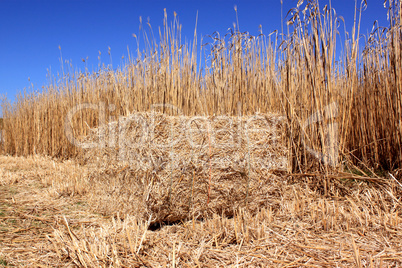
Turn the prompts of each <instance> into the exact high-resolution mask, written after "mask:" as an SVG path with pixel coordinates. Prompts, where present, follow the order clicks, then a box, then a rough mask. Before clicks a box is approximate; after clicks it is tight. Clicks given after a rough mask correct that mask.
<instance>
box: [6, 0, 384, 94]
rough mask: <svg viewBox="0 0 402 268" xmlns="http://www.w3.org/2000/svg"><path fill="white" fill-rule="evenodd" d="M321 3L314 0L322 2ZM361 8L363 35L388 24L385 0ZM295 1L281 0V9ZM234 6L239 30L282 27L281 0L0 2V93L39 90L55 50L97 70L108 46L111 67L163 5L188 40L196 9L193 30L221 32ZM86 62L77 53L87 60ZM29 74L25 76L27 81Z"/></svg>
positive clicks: (336, 1)
mask: <svg viewBox="0 0 402 268" xmlns="http://www.w3.org/2000/svg"><path fill="white" fill-rule="evenodd" d="M325 2H326V1H320V6H321V7H323V6H324V5H325ZM367 3H368V8H367V10H366V11H365V12H364V13H363V22H362V33H367V31H368V30H371V27H372V25H373V22H374V20H376V19H377V20H379V22H380V25H382V26H386V25H388V22H387V20H386V10H385V9H384V8H383V5H382V4H383V0H367ZM296 4H297V1H296V0H283V14H284V16H285V15H286V13H287V11H288V10H289V9H290V8H291V7H295V6H296ZM234 5H237V8H238V17H239V24H240V30H241V31H242V32H243V31H248V32H250V34H253V35H257V34H258V29H259V28H258V26H259V25H260V24H261V25H262V27H263V32H264V33H265V34H268V33H270V32H272V31H274V30H275V29H278V30H280V25H281V4H280V0H271V1H268V0H265V1H263V0H258V1H253V0H248V1H240V0H214V1H210V0H204V1H195V0H182V1H152V0H141V1H98V0H97V1H95V0H91V1H77V0H68V1H67V0H52V1H50V0H47V1H44V0H42V1H39V0H25V1H22V0H13V1H11V0H1V1H0V36H1V42H0V63H1V64H0V96H1V95H6V96H7V98H8V99H9V100H11V101H14V100H15V95H16V94H17V93H18V92H21V91H23V90H24V88H26V89H27V90H28V91H29V92H30V91H32V87H31V84H32V85H33V89H34V90H41V88H42V86H44V85H46V84H47V83H48V78H47V74H48V70H49V69H51V71H52V74H53V76H56V75H57V73H58V72H60V70H61V63H60V50H59V46H60V47H61V53H62V55H63V59H65V60H71V62H72V64H73V66H74V67H75V68H76V69H81V70H84V69H85V67H86V66H87V67H88V69H89V70H93V69H96V67H97V65H98V51H101V53H102V56H101V57H102V59H101V60H102V62H104V63H106V64H108V63H109V56H108V53H107V52H108V47H110V48H111V54H112V57H113V67H117V66H118V65H120V63H121V57H122V56H123V55H125V56H126V55H127V46H129V48H130V49H131V50H133V51H134V50H135V49H136V44H135V39H134V38H133V37H132V34H133V33H136V34H137V35H138V32H139V30H138V28H139V17H140V16H142V19H143V22H146V21H147V18H149V19H150V22H151V25H152V27H153V29H154V32H155V33H157V29H158V27H160V26H162V25H163V24H162V22H163V9H164V8H166V9H167V13H168V19H172V18H173V12H174V11H176V12H177V14H178V18H179V21H180V24H182V27H183V28H182V39H183V40H184V38H187V40H192V37H193V31H194V27H195V20H196V14H197V11H198V27H197V31H198V34H199V35H207V34H212V33H213V32H214V31H219V32H220V33H226V31H227V29H228V28H229V27H232V25H233V22H235V21H236V16H235V12H234V8H233V7H234ZM332 5H333V7H334V8H335V9H336V11H337V13H338V15H342V16H343V17H344V18H345V20H346V24H347V27H348V30H351V25H352V24H353V12H354V1H353V0H332ZM87 57H88V61H87V62H86V63H83V62H82V58H87ZM28 78H30V81H28Z"/></svg>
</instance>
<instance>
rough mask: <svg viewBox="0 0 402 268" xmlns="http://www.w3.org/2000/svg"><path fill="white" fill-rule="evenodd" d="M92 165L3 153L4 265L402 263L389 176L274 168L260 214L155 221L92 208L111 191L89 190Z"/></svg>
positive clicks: (399, 221)
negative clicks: (293, 172)
mask: <svg viewBox="0 0 402 268" xmlns="http://www.w3.org/2000/svg"><path fill="white" fill-rule="evenodd" d="M94 172H95V173H94ZM96 172H97V171H96V168H95V167H91V168H89V167H88V166H80V165H78V164H75V163H74V162H73V161H66V162H57V161H53V160H52V159H50V158H44V157H29V158H23V157H19V158H16V157H7V156H1V157H0V173H1V178H2V180H1V186H0V199H1V203H0V204H1V205H0V210H1V215H0V228H1V229H0V232H1V236H0V258H1V262H2V264H4V263H7V265H10V266H11V265H15V266H19V267H21V266H26V267H32V266H37V267H41V266H51V267H61V266H63V267H64V266H79V267H99V266H100V267H109V266H113V267H133V266H134V267H135V266H136V267H167V266H171V267H176V266H177V267H188V266H190V267H194V266H209V267H216V266H229V267H238V266H239V267H247V266H259V267H267V266H270V267H283V266H286V267H335V266H338V267H351V266H355V267H363V266H364V267H384V266H386V267H399V266H401V265H402V261H401V259H402V258H401V254H402V246H401V245H402V215H401V213H400V211H401V200H400V197H401V194H402V188H401V187H400V186H399V185H398V184H397V183H396V182H395V181H394V180H393V179H387V178H383V179H371V181H370V182H369V181H367V180H365V178H362V177H357V176H352V175H351V174H338V176H336V177H335V176H334V177H331V176H329V177H328V182H329V183H328V185H327V186H325V185H324V182H325V180H324V179H323V178H322V175H314V174H306V175H305V176H296V175H294V176H291V175H285V174H283V175H280V174H277V175H271V177H269V178H267V182H266V184H265V188H264V190H263V191H264V192H265V195H266V200H265V203H264V205H261V206H260V207H259V208H258V210H256V211H249V210H248V209H247V207H243V208H238V209H236V210H234V213H233V215H232V216H229V217H227V216H222V215H218V214H213V215H212V216H211V217H210V218H205V219H203V220H196V219H194V220H191V219H190V220H187V221H182V222H177V223H175V224H173V225H165V224H163V223H162V224H161V225H160V226H150V221H151V220H150V218H148V219H145V220H144V219H142V217H141V216H140V217H138V215H135V214H127V215H124V216H123V215H121V214H120V216H119V217H117V215H101V214H99V213H96V212H94V210H96V207H94V206H93V204H92V200H93V199H92V198H93V197H94V195H97V196H98V197H97V198H96V200H97V202H99V200H100V199H102V198H101V196H103V197H106V196H108V194H109V193H108V191H104V192H103V193H102V192H100V191H97V190H96V189H93V188H92V187H89V185H90V184H91V180H92V179H93V174H96ZM91 174H92V175H91ZM353 177H355V178H354V179H352V178H353ZM117 183H122V182H121V181H120V180H117V181H116V184H117ZM120 187H121V188H122V186H120ZM325 187H327V195H325V190H324V188H325ZM105 200H109V199H108V198H106V199H105ZM109 201H110V200H109ZM109 201H108V202H109ZM257 201H258V200H257ZM253 202H254V201H253V200H250V203H253ZM138 205H140V204H138ZM103 206H107V204H106V203H105V204H103ZM110 206H111V207H113V206H114V204H110Z"/></svg>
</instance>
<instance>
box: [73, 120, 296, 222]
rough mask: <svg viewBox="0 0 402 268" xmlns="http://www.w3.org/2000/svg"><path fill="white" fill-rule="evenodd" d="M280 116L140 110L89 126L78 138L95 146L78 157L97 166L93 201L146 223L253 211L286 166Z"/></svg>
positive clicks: (100, 207)
mask: <svg viewBox="0 0 402 268" xmlns="http://www.w3.org/2000/svg"><path fill="white" fill-rule="evenodd" d="M282 120H283V119H282V118H281V117H279V116H277V115H261V114H260V115H255V116H246V117H223V116H220V117H201V116H196V117H186V116H167V115H165V114H161V113H138V114H133V115H130V116H128V117H125V118H120V120H119V121H117V122H111V123H109V124H107V125H104V126H102V127H100V128H97V129H94V130H92V131H93V134H91V135H89V136H88V137H87V138H86V139H85V143H83V144H82V145H83V146H84V145H85V144H96V145H97V148H91V149H88V150H86V151H85V153H84V154H83V156H82V158H81V159H82V160H81V161H85V162H86V164H87V165H91V166H94V167H96V171H95V172H94V173H93V174H92V175H91V181H92V185H91V188H94V189H98V191H99V193H98V194H95V195H94V196H93V203H94V204H95V206H96V207H97V210H98V211H101V212H103V213H106V214H116V213H119V214H120V215H126V214H131V215H142V216H141V217H142V218H143V219H146V218H148V217H149V215H152V223H156V222H165V221H169V222H175V221H179V220H184V219H187V218H203V217H209V216H210V215H212V214H213V213H217V214H219V215H227V216H230V215H233V211H234V210H236V209H237V208H238V207H244V206H247V207H248V209H249V210H250V211H256V210H258V207H259V206H260V205H264V204H265V203H266V202H268V200H269V198H268V197H267V193H268V191H267V187H268V185H269V178H270V176H271V173H272V172H276V171H286V167H287V155H286V154H287V152H288V150H287V148H286V146H285V145H284V142H283V141H284V138H283V124H282ZM105 191H106V192H107V193H109V194H107V195H105V194H102V193H101V192H105Z"/></svg>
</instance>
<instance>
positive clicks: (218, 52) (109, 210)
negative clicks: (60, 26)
mask: <svg viewBox="0 0 402 268" xmlns="http://www.w3.org/2000/svg"><path fill="white" fill-rule="evenodd" d="M363 3H364V2H363ZM388 7H389V10H388V11H389V18H390V26H389V27H388V28H377V29H376V30H375V31H373V33H372V34H371V35H370V36H368V37H367V41H366V43H365V44H364V49H363V50H362V49H361V48H360V47H361V45H360V43H359V42H360V39H361V38H360V33H359V23H358V21H359V16H360V14H358V13H356V20H355V21H356V25H355V27H354V28H353V30H352V32H351V34H350V35H349V34H347V33H346V32H345V33H344V34H345V37H344V38H343V43H344V47H343V51H342V53H341V55H340V60H339V61H337V60H336V59H337V55H336V52H337V51H338V49H337V48H336V45H337V44H339V39H342V38H341V35H340V34H339V32H338V31H339V27H338V26H339V23H340V22H341V18H340V17H337V16H335V15H336V14H335V11H334V10H332V9H331V8H330V7H326V8H324V9H323V13H321V12H320V8H319V6H318V4H317V3H315V1H307V4H306V5H305V6H304V10H303V12H302V11H300V12H299V11H298V10H296V9H295V10H293V11H292V12H291V13H290V19H289V24H288V34H287V35H285V36H282V35H279V34H277V33H274V34H272V35H269V36H265V35H263V34H262V33H261V35H260V36H257V37H254V36H249V35H248V34H247V33H241V32H239V31H238V29H232V32H231V33H230V34H229V35H228V36H225V37H221V36H220V35H219V34H217V33H216V34H214V35H212V36H211V37H210V39H209V40H210V41H209V43H207V44H206V45H203V46H201V48H200V50H199V49H198V47H200V46H199V44H197V37H196V33H195V36H194V38H195V39H194V43H193V44H188V43H186V44H182V43H181V41H180V40H181V39H180V25H179V23H178V21H177V18H176V17H175V18H174V20H173V22H172V24H171V25H170V26H168V20H167V16H166V15H165V20H164V28H163V29H161V30H160V40H161V42H160V43H155V42H148V43H146V44H145V47H146V49H145V51H143V52H141V51H139V50H138V51H137V55H136V57H131V56H130V57H129V59H128V61H127V63H126V65H125V66H123V67H121V68H120V69H118V70H111V69H107V68H104V69H101V70H99V72H98V73H93V74H90V73H77V72H75V73H74V72H73V71H70V72H68V73H66V74H65V73H63V76H62V77H60V80H59V81H58V82H57V83H54V84H51V85H49V86H48V87H47V88H46V90H45V91H44V92H42V93H40V94H24V95H21V96H20V97H19V98H18V101H17V102H16V103H15V104H13V105H11V104H8V103H6V102H4V103H3V116H4V120H3V125H4V126H3V129H4V130H3V135H4V142H3V143H1V149H2V150H3V153H4V154H9V155H12V156H13V157H11V156H1V157H0V172H1V174H0V178H1V180H0V200H1V202H0V228H1V229H0V233H1V234H2V237H0V245H1V247H0V265H2V264H3V265H4V263H6V264H11V265H32V264H33V263H34V264H35V265H38V266H39V265H47V266H65V265H76V266H80V267H110V266H113V267H133V266H134V267H139V266H145V267H160V266H162V267H166V266H171V267H176V266H180V267H181V266H183V267H184V266H186V267H187V266H189V267H194V266H210V267H216V266H226V265H232V266H236V265H238V266H243V267H245V266H264V267H267V266H281V267H282V266H285V267H299V266H300V267H301V266H308V267H323V266H329V267H335V266H340V267H350V266H351V265H355V266H356V267H362V266H367V267H373V266H374V267H382V266H383V265H388V266H396V267H397V266H400V265H402V263H401V261H400V260H401V259H402V258H401V257H402V256H401V250H402V248H401V241H402V215H401V194H402V185H401V184H400V183H399V181H398V179H400V177H401V174H402V171H401V168H402V146H401V145H402V144H401V143H402V137H401V135H402V123H401V119H402V101H401V100H402V68H401V66H402V65H401V56H402V50H401V46H400V43H401V41H402V37H401V33H402V28H401V14H402V12H401V4H400V2H398V1H392V0H390V1H389V2H388ZM321 10H322V9H321ZM142 34H144V37H146V36H147V34H148V33H147V32H146V31H144V32H142ZM145 39H146V38H145ZM151 39H152V40H154V38H151ZM146 40H148V39H146ZM201 43H202V42H201ZM203 53H204V54H207V56H205V57H204V58H202V59H200V58H199V57H198V56H197V55H202V54H203ZM338 56H339V55H338ZM201 61H203V64H202V66H203V68H201V67H200V66H201ZM251 118H256V119H258V120H251ZM249 127H250V128H249ZM214 129H215V130H216V131H215V132H212V131H213V130H214ZM250 129H252V130H253V131H254V132H252V131H249V130H250ZM189 131H190V132H191V133H192V134H191V135H192V136H191V135H190V136H191V137H190V136H189V134H188V133H190V132H189ZM189 137H190V140H191V142H190V140H189ZM173 141H175V142H173ZM219 144H220V145H222V144H223V146H216V145H219ZM256 144H257V145H259V147H258V146H257V147H256ZM91 145H95V148H92V147H94V146H91ZM338 149H339V150H338ZM320 152H321V153H320ZM32 155H34V156H32ZM38 155H44V156H38ZM21 156H23V157H21ZM257 159H260V160H261V161H257ZM63 161H64V162H63ZM385 171H388V172H387V173H385ZM381 172H382V173H381ZM392 174H393V175H392ZM31 236H32V237H34V238H29V237H31Z"/></svg>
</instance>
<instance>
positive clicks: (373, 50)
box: [2, 0, 402, 172]
mask: <svg viewBox="0 0 402 268" xmlns="http://www.w3.org/2000/svg"><path fill="white" fill-rule="evenodd" d="M387 6H388V8H389V21H390V25H389V27H387V28H380V27H378V28H377V29H376V30H375V31H373V33H372V34H371V35H370V36H368V37H367V41H366V43H365V44H364V48H363V49H361V48H360V47H361V44H360V43H359V42H360V41H359V40H361V38H360V33H359V18H360V16H361V14H359V13H356V15H355V21H356V23H355V25H354V28H353V29H352V31H351V35H348V34H346V31H345V32H344V36H345V37H344V38H342V35H341V34H340V32H342V26H343V22H342V20H341V18H340V17H337V16H336V13H335V11H334V10H333V9H332V8H331V6H325V7H324V8H323V9H322V8H320V7H319V5H318V3H317V2H316V1H313V0H310V1H306V4H305V5H304V6H302V7H303V9H300V10H299V9H293V10H292V11H291V12H290V14H291V15H290V17H289V23H288V27H287V28H288V33H287V34H286V35H278V34H276V33H273V34H271V35H269V36H265V35H264V34H263V33H261V35H259V36H250V35H249V34H247V33H241V32H239V31H238V29H232V30H231V32H229V33H228V34H227V35H226V36H220V35H219V34H218V33H215V34H214V35H212V36H210V37H209V38H210V41H209V43H207V44H206V45H203V46H201V48H200V49H197V48H198V47H200V46H199V44H197V38H196V35H195V38H194V41H193V43H192V44H190V43H182V42H181V37H180V29H181V26H180V24H179V22H178V19H177V17H176V14H175V16H174V19H173V21H172V22H171V24H170V25H169V23H168V19H167V14H166V11H165V17H164V24H163V28H161V29H159V38H160V40H161V41H160V42H156V41H149V40H155V38H154V37H153V36H152V38H151V37H149V35H150V34H152V31H149V32H147V31H145V30H143V32H142V35H143V36H144V40H146V42H145V43H144V47H145V49H144V51H140V50H139V49H138V50H137V55H136V57H132V56H130V57H129V60H128V61H127V62H126V64H125V65H124V66H123V67H121V68H119V69H116V70H112V69H108V68H101V69H99V71H98V72H96V73H80V72H74V71H70V72H68V73H67V74H65V75H64V76H63V77H60V79H59V80H58V81H57V82H53V83H52V84H49V85H48V86H47V87H46V89H45V90H44V92H42V93H40V94H33V93H32V94H27V93H24V94H21V95H20V96H19V97H18V98H17V101H16V103H15V104H13V105H10V104H9V103H7V102H4V103H3V106H2V109H3V117H4V122H3V129H4V142H3V144H2V148H3V152H4V153H6V154H12V155H29V154H46V155H51V156H54V157H61V158H71V157H74V156H76V155H77V153H79V149H78V148H77V147H76V146H74V145H73V144H71V143H70V142H69V140H68V139H67V137H66V135H65V128H66V124H71V125H70V127H71V129H72V130H73V135H74V137H76V138H79V137H84V136H85V135H87V134H88V131H89V128H90V127H95V126H97V124H98V123H99V121H102V120H100V119H101V118H100V117H99V113H98V112H99V109H93V108H92V109H81V110H80V111H79V112H78V113H76V114H75V116H74V117H73V118H72V121H71V122H70V121H69V120H66V116H67V114H68V112H69V111H70V110H71V109H72V107H75V106H77V105H82V104H83V103H91V104H96V105H98V104H101V103H103V104H102V105H103V107H107V108H108V107H109V104H113V105H115V108H114V109H112V110H109V109H106V110H105V113H106V115H105V117H106V121H108V120H109V118H110V116H114V117H115V118H117V117H118V116H125V115H128V114H130V113H133V112H136V111H149V110H150V109H151V107H152V105H153V104H161V103H162V104H171V105H174V106H176V107H178V108H179V109H181V111H182V112H183V114H185V115H200V114H202V115H204V114H206V115H213V114H215V115H235V114H236V111H237V110H238V109H239V108H238V106H239V105H238V104H240V109H241V111H242V113H243V114H244V115H250V114H254V113H256V112H262V113H265V112H275V113H279V114H282V115H285V116H286V125H287V128H286V138H287V144H288V146H289V148H290V152H291V154H290V156H291V157H290V167H291V168H292V170H293V171H297V172H305V171H306V170H308V169H310V168H312V167H316V164H317V163H318V165H319V167H320V168H321V169H322V170H327V168H328V167H327V165H324V163H325V159H324V158H323V157H321V161H317V156H320V154H318V155H315V157H314V154H313V153H312V152H321V153H322V154H321V156H322V155H328V153H329V152H330V151H331V148H330V147H331V146H333V145H334V144H333V143H334V139H328V137H329V136H330V134H331V133H332V132H331V131H332V130H331V128H329V127H328V126H336V127H337V131H338V132H337V133H336V134H337V135H336V137H337V139H335V140H336V141H337V142H338V144H337V146H339V148H340V161H335V162H333V163H332V164H334V165H338V167H339V166H342V165H341V164H342V163H345V161H349V162H351V163H355V164H356V163H361V164H364V165H365V166H367V167H369V168H383V169H394V168H401V167H402V149H401V140H402V139H401V138H402V137H401V134H402V123H401V119H402V107H401V106H402V89H401V87H402V65H401V56H402V55H401V45H400V44H401V41H402V40H401V4H400V2H399V1H396V0H389V1H388V2H387ZM321 10H323V11H321ZM339 43H343V50H342V53H340V51H341V50H340V49H339V48H337V44H339ZM197 55H205V56H204V57H202V58H200V57H199V56H197ZM337 59H338V60H337ZM163 112H169V111H168V110H165V109H163ZM314 114H315V115H316V116H315V117H314V116H313V117H312V115H314ZM335 124H336V125H335ZM334 133H335V132H334ZM318 158H320V157H318ZM327 162H328V161H327Z"/></svg>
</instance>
